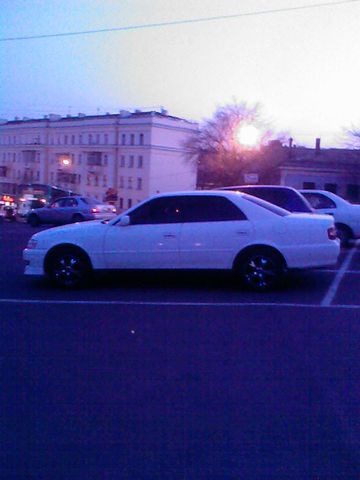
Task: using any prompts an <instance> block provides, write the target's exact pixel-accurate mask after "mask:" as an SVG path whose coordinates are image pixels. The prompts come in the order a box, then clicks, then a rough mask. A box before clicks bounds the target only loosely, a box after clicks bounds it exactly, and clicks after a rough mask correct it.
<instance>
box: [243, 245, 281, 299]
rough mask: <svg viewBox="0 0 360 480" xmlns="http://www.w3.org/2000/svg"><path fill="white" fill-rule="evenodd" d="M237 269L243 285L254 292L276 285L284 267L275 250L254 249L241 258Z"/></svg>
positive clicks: (263, 290)
mask: <svg viewBox="0 0 360 480" xmlns="http://www.w3.org/2000/svg"><path fill="white" fill-rule="evenodd" d="M237 271H238V273H239V274H240V278H241V281H242V283H243V285H244V286H245V287H247V288H249V289H250V290H253V291H256V292H267V291H269V290H272V289H273V288H275V287H276V286H278V284H279V282H280V280H281V278H282V277H283V275H284V273H285V268H284V262H283V260H282V258H281V257H280V255H277V254H276V252H272V251H270V250H267V249H256V250H253V251H251V252H248V253H247V254H246V255H245V256H244V257H243V258H242V259H241V262H240V264H239V266H238V268H237Z"/></svg>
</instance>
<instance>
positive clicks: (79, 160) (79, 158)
mask: <svg viewBox="0 0 360 480" xmlns="http://www.w3.org/2000/svg"><path fill="white" fill-rule="evenodd" d="M78 165H81V153H79V157H78Z"/></svg>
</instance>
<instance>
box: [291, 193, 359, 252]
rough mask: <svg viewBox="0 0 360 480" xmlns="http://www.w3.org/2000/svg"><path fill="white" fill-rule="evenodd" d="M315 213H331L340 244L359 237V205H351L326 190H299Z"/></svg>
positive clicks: (343, 244) (345, 244) (344, 244)
mask: <svg viewBox="0 0 360 480" xmlns="http://www.w3.org/2000/svg"><path fill="white" fill-rule="evenodd" d="M300 192H301V194H302V195H303V196H304V197H305V198H306V199H307V200H308V202H309V203H310V205H311V206H312V208H313V209H314V210H315V211H316V212H317V213H325V214H329V215H332V216H333V217H334V220H335V227H336V230H337V235H338V237H339V238H340V241H341V245H342V246H347V245H348V244H349V241H350V240H351V239H356V238H360V205H353V204H352V203H349V202H348V201H347V200H345V199H344V198H341V197H339V195H336V194H335V193H332V192H328V191H326V190H300Z"/></svg>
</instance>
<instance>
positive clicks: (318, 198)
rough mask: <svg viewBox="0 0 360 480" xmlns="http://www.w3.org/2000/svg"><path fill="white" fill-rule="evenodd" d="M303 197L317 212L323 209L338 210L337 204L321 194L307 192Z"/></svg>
mask: <svg viewBox="0 0 360 480" xmlns="http://www.w3.org/2000/svg"><path fill="white" fill-rule="evenodd" d="M303 195H304V196H305V198H306V199H307V200H308V201H309V203H310V205H311V206H312V207H313V208H315V210H319V209H323V208H336V203H335V202H334V201H333V200H331V198H328V197H326V196H325V195H322V194H321V193H313V192H311V193H310V192H305V193H303Z"/></svg>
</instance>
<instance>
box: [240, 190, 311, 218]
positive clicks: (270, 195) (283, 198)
mask: <svg viewBox="0 0 360 480" xmlns="http://www.w3.org/2000/svg"><path fill="white" fill-rule="evenodd" d="M239 190H240V191H241V192H245V193H248V194H249V195H255V196H256V197H259V198H262V199H263V200H266V201H267V202H270V203H273V204H274V205H277V206H278V207H281V208H284V209H286V210H289V212H301V213H303V212H305V213H310V212H311V207H310V206H309V205H308V204H307V201H306V200H304V199H303V198H302V197H301V196H300V195H298V194H297V192H296V191H294V190H290V189H287V188H256V187H254V188H252V187H251V188H247V187H244V188H240V189H239Z"/></svg>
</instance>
